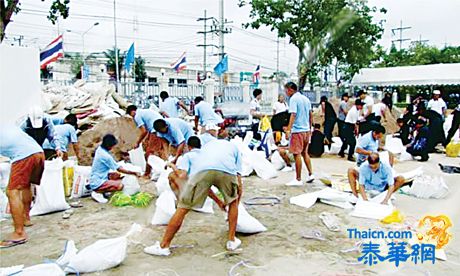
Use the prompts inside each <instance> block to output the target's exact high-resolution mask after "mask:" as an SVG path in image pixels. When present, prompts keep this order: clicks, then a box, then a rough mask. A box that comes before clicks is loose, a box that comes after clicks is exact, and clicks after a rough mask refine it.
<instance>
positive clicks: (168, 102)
mask: <svg viewBox="0 0 460 276" xmlns="http://www.w3.org/2000/svg"><path fill="white" fill-rule="evenodd" d="M160 99H161V101H160V113H161V115H163V116H164V117H165V118H179V107H181V108H182V109H184V110H185V112H187V114H189V113H190V112H189V110H188V108H187V106H185V104H184V103H183V102H182V101H179V100H178V99H177V98H176V97H169V94H168V92H166V91H162V92H161V93H160Z"/></svg>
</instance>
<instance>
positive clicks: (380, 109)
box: [372, 102, 388, 123]
mask: <svg viewBox="0 0 460 276" xmlns="http://www.w3.org/2000/svg"><path fill="white" fill-rule="evenodd" d="M387 108H388V107H387V105H386V104H384V103H382V102H380V103H376V104H374V105H373V106H372V114H374V118H373V120H375V121H377V122H379V123H380V121H381V120H382V118H383V119H384V120H386V118H385V111H386V109H387Z"/></svg>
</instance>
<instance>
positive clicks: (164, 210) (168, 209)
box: [150, 191, 176, 225]
mask: <svg viewBox="0 0 460 276" xmlns="http://www.w3.org/2000/svg"><path fill="white" fill-rule="evenodd" d="M155 205H156V208H155V213H154V214H153V217H152V221H151V222H150V223H151V224H153V225H166V224H168V223H169V220H170V219H171V217H172V216H173V215H174V213H175V212H176V195H175V194H174V193H173V192H172V191H164V192H162V193H161V195H160V196H159V197H158V198H157V201H156V204H155Z"/></svg>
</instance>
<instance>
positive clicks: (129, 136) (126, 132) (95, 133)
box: [79, 117, 140, 166]
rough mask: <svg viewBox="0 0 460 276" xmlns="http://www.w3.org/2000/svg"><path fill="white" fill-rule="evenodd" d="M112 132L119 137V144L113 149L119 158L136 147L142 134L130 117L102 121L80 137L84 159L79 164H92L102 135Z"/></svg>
mask: <svg viewBox="0 0 460 276" xmlns="http://www.w3.org/2000/svg"><path fill="white" fill-rule="evenodd" d="M108 133H111V134H113V135H115V137H116V138H117V139H118V145H116V146H115V148H114V149H113V150H112V153H113V155H114V156H115V158H116V159H117V160H121V159H122V157H123V154H122V153H126V152H128V151H129V150H131V149H133V148H134V145H135V143H136V141H137V139H138V137H139V135H140V131H139V130H138V129H137V128H136V125H135V124H134V121H133V120H132V119H131V118H128V117H120V118H112V119H107V120H103V121H100V122H99V123H97V124H96V126H94V127H93V128H92V129H90V130H87V131H85V132H84V133H82V135H81V136H80V137H79V144H80V152H81V156H82V159H81V160H79V164H80V165H83V166H91V164H92V162H93V156H94V152H95V150H96V148H97V147H98V146H99V145H100V144H101V142H102V137H104V135H106V134H108Z"/></svg>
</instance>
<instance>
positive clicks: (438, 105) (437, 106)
mask: <svg viewBox="0 0 460 276" xmlns="http://www.w3.org/2000/svg"><path fill="white" fill-rule="evenodd" d="M427 108H428V109H431V110H434V111H436V112H438V113H439V114H440V115H442V116H444V112H443V110H442V109H446V108H447V105H446V102H445V101H444V100H443V99H442V98H439V99H438V100H437V101H435V100H434V99H431V100H430V101H429V102H428V106H427Z"/></svg>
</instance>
